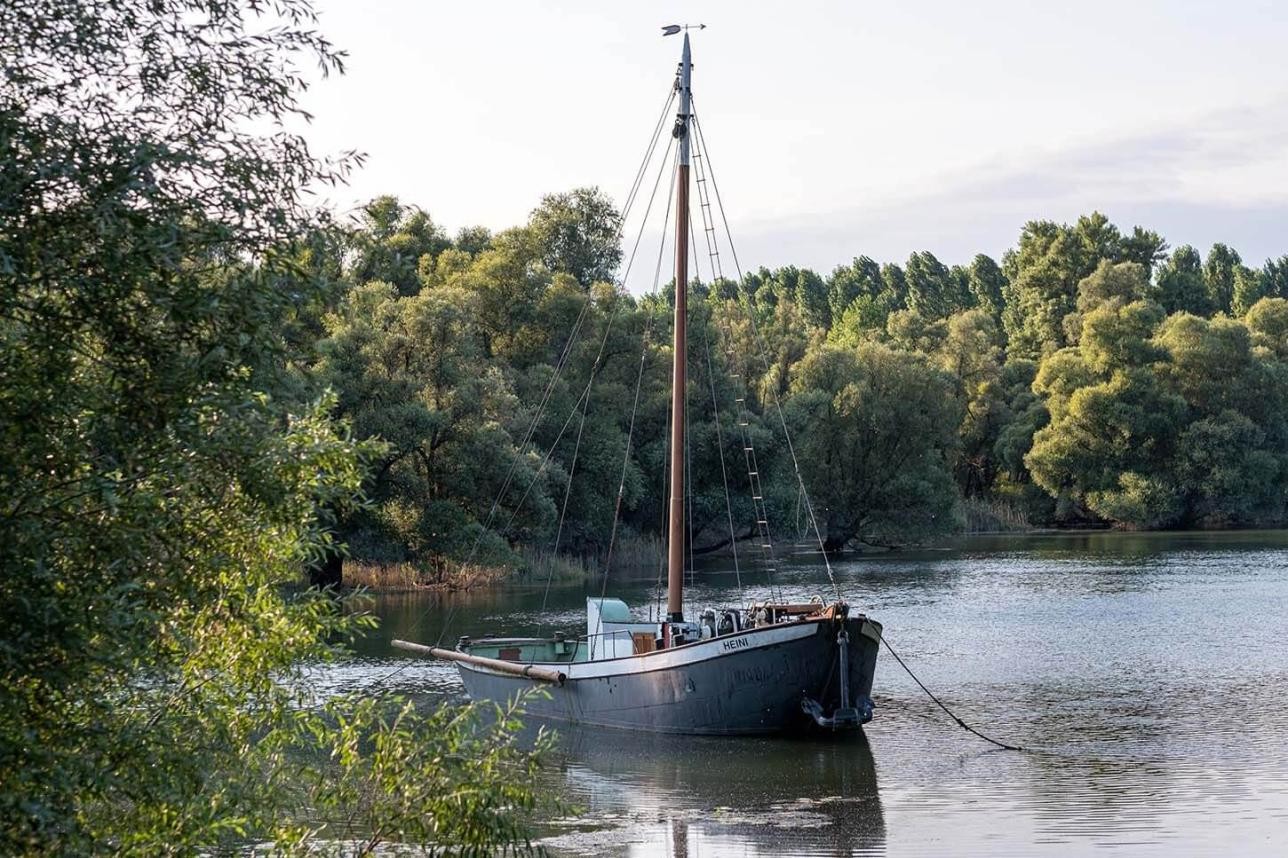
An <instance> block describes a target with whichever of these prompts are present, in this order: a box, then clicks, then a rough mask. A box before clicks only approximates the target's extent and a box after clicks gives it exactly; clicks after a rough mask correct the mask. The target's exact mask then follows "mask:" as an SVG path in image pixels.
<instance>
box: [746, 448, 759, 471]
mask: <svg viewBox="0 0 1288 858" xmlns="http://www.w3.org/2000/svg"><path fill="white" fill-rule="evenodd" d="M746 449H748V450H750V449H751V448H750V447H747V448H746ZM747 476H749V477H758V476H760V471H748V472H747Z"/></svg>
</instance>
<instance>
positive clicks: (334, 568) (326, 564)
mask: <svg viewBox="0 0 1288 858" xmlns="http://www.w3.org/2000/svg"><path fill="white" fill-rule="evenodd" d="M308 572H309V585H310V586H312V587H319V588H326V587H330V588H332V589H333V590H338V589H339V588H340V585H341V584H343V583H344V555H343V554H341V553H340V551H339V549H337V548H330V549H328V550H327V551H326V553H325V554H323V555H322V557H321V559H319V560H318V561H317V562H316V563H313V564H311V565H310V566H309V569H308Z"/></svg>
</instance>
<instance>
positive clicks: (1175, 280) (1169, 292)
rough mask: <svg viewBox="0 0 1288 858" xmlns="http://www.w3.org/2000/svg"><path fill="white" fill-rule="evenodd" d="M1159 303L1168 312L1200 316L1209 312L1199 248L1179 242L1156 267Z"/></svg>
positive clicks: (1210, 308)
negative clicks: (1160, 264)
mask: <svg viewBox="0 0 1288 858" xmlns="http://www.w3.org/2000/svg"><path fill="white" fill-rule="evenodd" d="M1158 287H1159V290H1160V292H1161V295H1160V299H1159V301H1160V303H1161V304H1162V305H1163V309H1164V310H1166V311H1167V312H1168V313H1194V314H1195V315H1199V316H1203V315H1207V314H1209V313H1211V312H1212V307H1213V305H1212V303H1211V300H1210V298H1209V295H1208V286H1207V283H1206V281H1205V280H1204V277H1203V260H1202V258H1201V257H1200V256H1199V252H1198V251H1197V250H1195V249H1194V248H1193V247H1190V246H1189V245H1188V244H1182V245H1181V246H1180V247H1178V248H1176V250H1174V251H1172V255H1171V257H1170V258H1168V260H1167V261H1166V262H1165V263H1163V265H1162V266H1160V267H1159V269H1158Z"/></svg>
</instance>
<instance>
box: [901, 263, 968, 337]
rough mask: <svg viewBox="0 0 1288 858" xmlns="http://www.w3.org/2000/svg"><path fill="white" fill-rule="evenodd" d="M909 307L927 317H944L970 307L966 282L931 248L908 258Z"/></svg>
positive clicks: (906, 272)
mask: <svg viewBox="0 0 1288 858" xmlns="http://www.w3.org/2000/svg"><path fill="white" fill-rule="evenodd" d="M904 273H905V276H906V279H907V284H908V298H907V304H908V309H910V310H914V311H915V312H917V313H918V314H920V315H921V316H922V317H923V318H925V319H930V320H934V319H944V318H947V317H948V316H950V315H951V314H952V313H954V312H956V311H957V310H960V309H962V308H963V307H965V306H966V299H967V295H966V292H965V284H963V283H962V282H961V281H960V280H959V279H958V278H957V277H955V276H954V275H953V272H951V271H950V270H949V269H948V267H947V266H946V265H944V264H943V263H942V262H940V261H939V260H938V259H936V258H935V255H934V254H933V253H931V252H930V251H928V250H923V251H921V252H920V253H914V254H912V255H911V256H909V257H908V264H907V266H906V267H905V268H904Z"/></svg>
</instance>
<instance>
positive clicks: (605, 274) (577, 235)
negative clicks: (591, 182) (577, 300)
mask: <svg viewBox="0 0 1288 858" xmlns="http://www.w3.org/2000/svg"><path fill="white" fill-rule="evenodd" d="M528 229H529V230H530V231H531V232H532V238H533V241H535V242H536V244H537V246H539V247H540V248H541V260H542V262H544V263H545V266H546V268H547V269H549V270H550V271H552V272H562V273H564V274H571V275H572V276H573V277H574V278H576V280H577V282H578V283H580V284H581V285H582V286H583V287H589V286H590V284H592V283H595V282H605V283H607V282H611V281H612V279H613V275H614V274H615V273H616V272H617V266H618V265H620V264H621V262H622V248H621V244H620V243H619V242H618V238H619V237H620V234H621V215H619V214H618V213H617V209H616V208H615V207H614V206H613V203H612V201H611V200H609V199H608V197H607V196H605V195H604V193H603V192H602V191H600V190H599V189H598V188H577V189H575V190H572V191H569V192H568V193H565V194H549V195H547V196H546V197H543V198H542V200H541V205H539V206H537V208H536V209H535V210H534V211H533V212H532V216H531V217H530V218H528Z"/></svg>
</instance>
